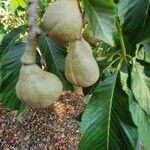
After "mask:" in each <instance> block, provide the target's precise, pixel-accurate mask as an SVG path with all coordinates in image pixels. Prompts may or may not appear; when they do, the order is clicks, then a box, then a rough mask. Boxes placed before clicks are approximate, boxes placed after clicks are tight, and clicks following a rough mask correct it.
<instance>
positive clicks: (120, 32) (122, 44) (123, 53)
mask: <svg viewBox="0 0 150 150" xmlns="http://www.w3.org/2000/svg"><path fill="white" fill-rule="evenodd" d="M116 25H117V30H118V34H119V39H120V44H121V51H122V57H123V58H125V57H126V48H125V44H124V39H123V34H122V29H121V26H120V23H119V20H118V19H117V21H116Z"/></svg>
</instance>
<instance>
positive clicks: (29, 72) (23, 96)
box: [16, 64, 63, 108]
mask: <svg viewBox="0 0 150 150" xmlns="http://www.w3.org/2000/svg"><path fill="white" fill-rule="evenodd" d="M62 90H63V87H62V83H61V81H60V80H59V79H58V77H57V76H56V75H54V74H52V73H48V72H46V71H43V70H42V69H41V68H40V67H39V66H38V65H36V64H33V65H22V67H21V69H20V76H19V80H18V83H17V84H16V94H17V96H18V98H19V99H20V100H21V101H23V102H24V103H26V104H28V105H29V106H32V107H36V108H44V107H48V106H49V105H51V104H52V103H53V102H54V101H55V100H57V99H58V97H59V95H60V94H61V92H62Z"/></svg>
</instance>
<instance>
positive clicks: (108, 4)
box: [83, 0, 115, 46]
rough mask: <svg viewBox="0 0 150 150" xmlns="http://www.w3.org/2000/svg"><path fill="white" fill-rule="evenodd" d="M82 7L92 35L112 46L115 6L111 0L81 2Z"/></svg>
mask: <svg viewBox="0 0 150 150" xmlns="http://www.w3.org/2000/svg"><path fill="white" fill-rule="evenodd" d="M83 5H84V8H85V11H86V15H87V17H88V20H89V24H90V26H91V29H92V31H93V33H94V35H95V36H96V37H97V38H98V39H101V40H103V41H104V42H106V43H108V44H110V45H112V46H113V45H114V40H113V31H114V29H115V23H114V21H115V5H114V3H113V1H112V0H83Z"/></svg>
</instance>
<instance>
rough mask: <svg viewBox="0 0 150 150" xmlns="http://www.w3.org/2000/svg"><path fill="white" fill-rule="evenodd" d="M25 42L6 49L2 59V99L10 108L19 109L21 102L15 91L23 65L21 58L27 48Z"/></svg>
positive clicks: (0, 87) (0, 64) (0, 85)
mask: <svg viewBox="0 0 150 150" xmlns="http://www.w3.org/2000/svg"><path fill="white" fill-rule="evenodd" d="M25 46H26V44H25V43H22V42H20V43H16V44H14V45H12V46H11V47H9V49H7V52H6V51H5V54H4V55H3V57H2V58H1V61H0V70H1V72H0V78H1V80H0V100H1V102H2V103H3V104H4V105H5V106H6V107H8V108H11V109H18V108H19V106H20V104H21V102H20V100H18V98H17V96H16V92H15V85H16V83H17V81H18V77H19V70H20V67H21V62H20V58H21V56H22V54H23V53H24V50H25Z"/></svg>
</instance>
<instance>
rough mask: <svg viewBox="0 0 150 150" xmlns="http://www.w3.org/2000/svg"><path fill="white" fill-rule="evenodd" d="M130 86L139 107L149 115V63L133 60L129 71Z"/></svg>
mask: <svg viewBox="0 0 150 150" xmlns="http://www.w3.org/2000/svg"><path fill="white" fill-rule="evenodd" d="M131 88H132V91H133V94H134V96H135V99H136V101H137V102H138V104H139V105H140V107H141V108H142V109H143V110H144V111H145V112H146V113H147V114H148V115H150V63H146V62H144V61H139V62H135V64H134V66H133V69H132V73H131Z"/></svg>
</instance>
